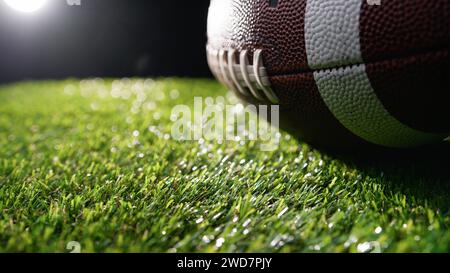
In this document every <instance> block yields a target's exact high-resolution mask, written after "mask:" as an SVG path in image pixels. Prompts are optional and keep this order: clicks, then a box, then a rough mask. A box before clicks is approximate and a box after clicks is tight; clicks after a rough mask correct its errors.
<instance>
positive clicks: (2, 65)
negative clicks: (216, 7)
mask: <svg viewBox="0 0 450 273" xmlns="http://www.w3.org/2000/svg"><path fill="white" fill-rule="evenodd" d="M208 5H209V1H208V0H192V1H185V0H184V1H183V0H160V1H157V0H82V5H81V6H80V7H71V6H68V5H67V4H66V1H65V0H50V2H49V3H48V4H47V6H45V8H44V9H42V10H40V11H39V12H38V13H36V14H30V15H25V14H21V13H18V12H16V11H13V10H11V9H10V8H9V7H7V6H5V4H4V3H3V0H0V82H9V81H17V80H23V79H46V78H66V77H128V76H172V75H178V76H193V77H204V76H209V75H210V74H209V70H208V68H207V65H206V60H205V42H206V16H207V10H208Z"/></svg>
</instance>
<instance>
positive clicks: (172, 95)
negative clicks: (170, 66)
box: [169, 89, 180, 100]
mask: <svg viewBox="0 0 450 273" xmlns="http://www.w3.org/2000/svg"><path fill="white" fill-rule="evenodd" d="M169 95H170V98H171V99H173V100H176V99H178V97H179V96H180V91H178V90H176V89H173V90H171V91H170V93H169Z"/></svg>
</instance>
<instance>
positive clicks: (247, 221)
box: [242, 219, 252, 227]
mask: <svg viewBox="0 0 450 273" xmlns="http://www.w3.org/2000/svg"><path fill="white" fill-rule="evenodd" d="M251 221H252V220H250V219H247V220H245V222H244V223H243V224H242V226H243V227H247V226H248V225H250V223H251Z"/></svg>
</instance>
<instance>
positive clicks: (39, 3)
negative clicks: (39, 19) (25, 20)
mask: <svg viewBox="0 0 450 273" xmlns="http://www.w3.org/2000/svg"><path fill="white" fill-rule="evenodd" d="M4 1H5V3H6V4H7V5H8V6H10V7H11V8H13V9H15V10H17V11H21V12H34V11H37V10H39V9H40V8H42V7H43V6H44V5H45V4H46V3H47V0H4Z"/></svg>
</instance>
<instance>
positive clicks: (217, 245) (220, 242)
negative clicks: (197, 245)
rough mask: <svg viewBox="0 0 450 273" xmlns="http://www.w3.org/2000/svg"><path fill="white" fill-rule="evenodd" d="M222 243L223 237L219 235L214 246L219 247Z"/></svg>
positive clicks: (223, 241)
mask: <svg viewBox="0 0 450 273" xmlns="http://www.w3.org/2000/svg"><path fill="white" fill-rule="evenodd" d="M223 243H225V239H224V238H223V237H220V238H219V239H217V241H216V247H217V248H221V247H222V245H223Z"/></svg>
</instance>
